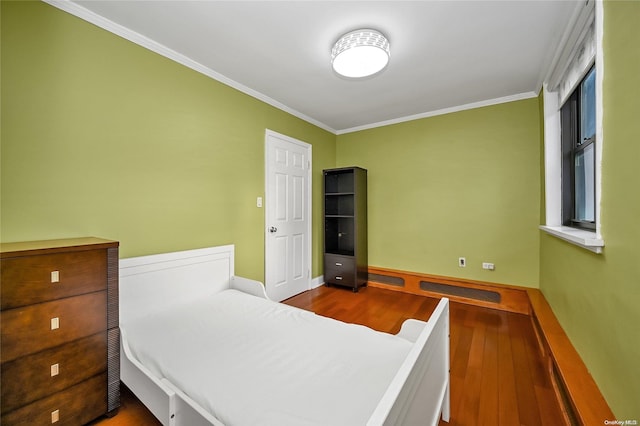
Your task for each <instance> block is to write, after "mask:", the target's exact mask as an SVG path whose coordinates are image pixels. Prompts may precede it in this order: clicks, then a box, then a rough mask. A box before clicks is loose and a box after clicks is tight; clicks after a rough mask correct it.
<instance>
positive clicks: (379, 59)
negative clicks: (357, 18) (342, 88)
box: [331, 29, 390, 78]
mask: <svg viewBox="0 0 640 426" xmlns="http://www.w3.org/2000/svg"><path fill="white" fill-rule="evenodd" d="M389 56H390V53H389V40H387V38H386V37H385V36H384V35H382V33H380V32H379V31H376V30H370V29H362V30H355V31H351V32H350V33H347V34H345V35H343V36H342V37H340V39H339V40H338V41H336V44H334V45H333V49H332V50H331V65H332V66H333V69H334V70H335V72H337V73H338V74H340V75H342V76H345V77H349V78H362V77H368V76H370V75H373V74H376V73H378V72H380V71H382V70H383V69H384V67H386V66H387V63H388V62H389Z"/></svg>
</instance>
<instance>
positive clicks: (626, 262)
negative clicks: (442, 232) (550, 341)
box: [540, 1, 640, 420]
mask: <svg viewBox="0 0 640 426" xmlns="http://www.w3.org/2000/svg"><path fill="white" fill-rule="evenodd" d="M639 17H640V2H618V1H615V2H609V1H607V2H605V3H604V38H603V44H604V46H603V47H604V75H603V77H604V81H603V84H604V87H603V92H604V93H603V104H604V105H603V109H604V116H603V132H604V135H603V139H604V140H603V152H602V200H601V206H600V207H601V222H602V235H603V238H604V241H605V248H604V252H603V254H601V255H596V254H593V253H591V252H589V251H586V250H584V249H581V248H578V247H576V246H573V245H571V244H568V243H565V242H564V241H561V240H558V239H556V238H554V237H551V236H547V235H543V236H542V237H541V247H540V264H541V267H540V288H541V290H542V291H543V293H544V295H545V296H546V298H547V299H548V300H549V302H550V303H551V306H552V308H553V310H554V312H555V313H556V315H557V317H558V319H559V320H560V322H561V324H562V326H563V328H564V329H565V331H566V332H567V334H568V335H569V338H570V339H571V341H572V342H573V344H574V346H575V347H576V348H577V350H578V352H579V353H580V355H581V357H582V358H583V360H584V361H585V363H586V365H587V367H588V368H589V370H590V371H591V374H592V375H593V377H594V379H595V380H596V382H597V383H598V386H599V387H600V390H601V391H602V393H603V395H604V396H605V398H606V400H607V402H608V403H609V405H610V406H611V409H612V410H613V412H614V414H615V415H616V417H617V418H618V419H620V420H626V419H634V420H640V244H639V241H640V189H638V184H639V183H640V179H639V178H638V161H639V160H640V143H639V140H638V137H639V135H640V120H638V117H640V97H639V96H638V95H639V93H640V92H639V91H638V82H639V79H638V76H640V49H639V48H638V46H640V30H639V29H638V18H639Z"/></svg>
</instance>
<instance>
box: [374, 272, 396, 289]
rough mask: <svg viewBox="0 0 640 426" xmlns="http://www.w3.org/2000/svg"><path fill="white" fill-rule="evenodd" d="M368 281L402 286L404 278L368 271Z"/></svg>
mask: <svg viewBox="0 0 640 426" xmlns="http://www.w3.org/2000/svg"><path fill="white" fill-rule="evenodd" d="M369 281H375V282H378V283H381V284H389V285H394V286H396V287H404V278H402V277H393V276H391V275H382V274H373V273H371V272H369Z"/></svg>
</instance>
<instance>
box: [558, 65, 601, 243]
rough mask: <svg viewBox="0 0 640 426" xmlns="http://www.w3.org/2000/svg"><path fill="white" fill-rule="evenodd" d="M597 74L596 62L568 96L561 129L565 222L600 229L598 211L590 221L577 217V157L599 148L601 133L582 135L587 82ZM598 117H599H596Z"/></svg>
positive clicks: (567, 224)
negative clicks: (588, 150)
mask: <svg viewBox="0 0 640 426" xmlns="http://www.w3.org/2000/svg"><path fill="white" fill-rule="evenodd" d="M592 72H593V73H595V77H597V75H598V73H597V71H596V68H595V65H592V66H591V67H590V68H589V69H588V70H587V72H586V73H585V75H584V76H583V77H582V79H581V80H580V82H579V83H578V85H577V87H576V89H575V90H574V91H573V93H571V95H570V96H569V97H568V98H567V100H566V102H565V103H564V105H562V107H561V108H560V121H561V123H560V129H561V130H560V131H561V144H562V224H563V225H564V226H569V227H573V228H579V229H586V230H591V231H595V230H596V218H595V209H596V206H595V205H594V206H593V210H594V220H593V221H586V220H581V219H578V218H577V216H578V215H577V214H576V208H577V207H576V156H577V154H579V153H580V152H585V150H586V149H587V148H588V147H590V146H592V147H593V149H594V151H595V149H597V148H596V146H597V145H596V141H597V132H596V133H595V134H594V135H593V137H591V138H589V139H587V140H586V141H585V140H584V138H583V137H582V134H581V129H582V124H583V123H582V119H583V116H582V107H583V106H582V93H583V88H584V83H585V81H586V80H587V79H588V78H589V76H590V75H591V73H592ZM594 99H595V102H596V104H597V102H598V99H597V98H596V96H595V87H594ZM594 120H595V117H594ZM593 157H594V160H593V165H592V167H593V170H594V173H593V175H594V176H593V194H592V196H593V200H594V204H595V200H596V189H595V188H596V179H595V169H596V161H595V155H594V156H593Z"/></svg>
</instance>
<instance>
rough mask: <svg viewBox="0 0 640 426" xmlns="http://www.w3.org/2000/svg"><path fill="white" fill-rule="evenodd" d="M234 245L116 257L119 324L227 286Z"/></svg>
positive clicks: (228, 284)
mask: <svg viewBox="0 0 640 426" xmlns="http://www.w3.org/2000/svg"><path fill="white" fill-rule="evenodd" d="M233 268H234V246H233V245H227V246H219V247H209V248H203V249H196V250H187V251H179V252H174V253H163V254H155V255H150V256H141V257H131V258H128V259H121V260H120V283H119V284H120V286H119V287H120V289H119V293H120V294H119V299H120V302H119V303H120V324H126V323H127V321H130V320H132V319H135V318H139V317H141V316H143V315H146V314H147V313H149V312H154V311H157V310H161V309H165V308H167V307H169V306H171V305H176V304H182V303H185V302H188V301H191V300H195V299H197V298H199V297H200V296H201V295H203V294H214V293H217V292H220V291H222V290H225V289H227V288H229V286H230V280H231V277H233V275H234V269H233Z"/></svg>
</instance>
